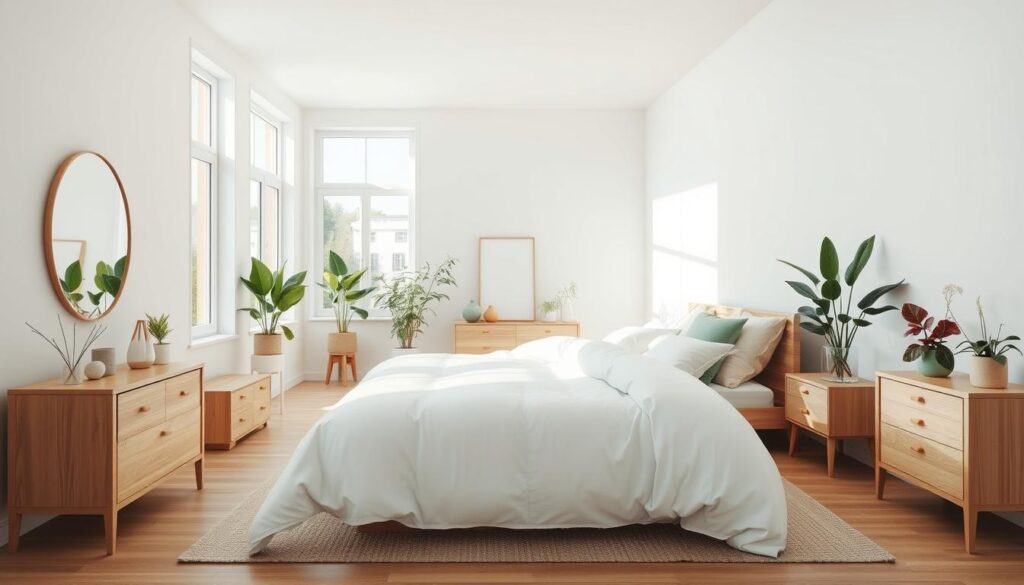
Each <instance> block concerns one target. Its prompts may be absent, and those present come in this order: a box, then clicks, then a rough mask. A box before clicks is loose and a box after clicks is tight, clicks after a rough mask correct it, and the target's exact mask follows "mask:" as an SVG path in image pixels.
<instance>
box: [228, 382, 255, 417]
mask: <svg viewBox="0 0 1024 585" xmlns="http://www.w3.org/2000/svg"><path fill="white" fill-rule="evenodd" d="M255 395H256V386H246V387H245V388H242V389H241V390H237V391H235V392H232V393H231V412H235V411H236V409H242V408H250V409H251V407H252V403H253V400H254V399H255Z"/></svg>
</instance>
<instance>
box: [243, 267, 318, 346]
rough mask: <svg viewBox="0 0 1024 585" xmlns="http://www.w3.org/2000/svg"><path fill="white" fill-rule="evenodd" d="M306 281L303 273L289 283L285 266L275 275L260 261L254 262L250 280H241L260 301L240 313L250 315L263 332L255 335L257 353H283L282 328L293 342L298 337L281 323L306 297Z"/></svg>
mask: <svg viewBox="0 0 1024 585" xmlns="http://www.w3.org/2000/svg"><path fill="white" fill-rule="evenodd" d="M305 279H306V272H305V271H302V272H299V273H298V274H295V275H293V276H291V277H290V278H288V279H287V280H286V279H285V278H284V266H282V267H281V268H279V269H278V270H277V272H271V271H270V268H267V265H266V264H264V263H263V262H260V260H259V258H253V259H252V269H251V270H250V271H249V278H248V280H247V279H246V278H245V277H244V276H243V277H241V280H242V284H244V285H245V288H247V289H249V292H251V293H252V294H253V296H254V297H255V298H256V306H255V307H245V308H242V309H238V310H239V311H246V312H247V313H249V316H250V317H252V320H253V321H255V322H256V323H257V324H258V325H259V327H260V332H259V333H257V334H256V335H255V336H253V353H254V354H256V355H280V354H281V334H280V333H278V332H277V330H278V327H280V328H281V331H282V332H283V333H284V336H285V338H287V339H288V340H289V341H290V340H292V339H294V338H295V334H294V333H292V330H291V329H289V328H288V327H286V326H284V325H281V324H280V320H281V315H283V314H284V313H285V311H287V310H288V309H291V308H292V307H294V306H295V305H297V304H298V303H299V301H301V300H302V297H304V296H305V295H306V285H304V284H302V281H303V280H305Z"/></svg>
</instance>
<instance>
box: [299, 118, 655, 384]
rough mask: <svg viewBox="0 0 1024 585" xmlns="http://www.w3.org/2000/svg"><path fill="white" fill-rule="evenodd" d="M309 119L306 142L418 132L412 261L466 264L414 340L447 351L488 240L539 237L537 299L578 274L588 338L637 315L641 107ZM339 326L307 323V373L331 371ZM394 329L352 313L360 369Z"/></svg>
mask: <svg viewBox="0 0 1024 585" xmlns="http://www.w3.org/2000/svg"><path fill="white" fill-rule="evenodd" d="M304 120H305V140H306V141H307V149H309V148H311V146H312V140H313V131H314V130H315V129H321V128H339V127H414V128H415V129H416V140H417V148H416V151H417V161H416V163H417V175H418V176H417V186H418V188H417V195H416V220H415V221H416V229H415V239H416V261H417V263H419V264H422V263H423V262H424V261H431V262H437V261H439V260H443V259H444V257H445V256H446V255H449V254H450V255H452V256H454V257H456V258H458V259H459V260H460V263H459V265H458V269H457V272H456V274H457V277H458V281H459V284H460V286H459V288H458V290H457V291H454V292H453V293H452V295H451V296H452V300H451V302H448V303H445V304H444V305H442V306H439V307H438V315H437V317H433V318H432V319H431V323H430V325H429V327H428V328H427V329H426V332H425V334H424V335H423V336H422V338H421V339H419V340H418V341H417V345H419V346H421V347H422V348H423V349H424V350H427V351H451V333H452V321H453V320H455V319H458V318H461V317H460V314H461V310H462V307H463V305H465V304H466V302H467V301H469V300H470V299H475V298H476V297H477V238H479V237H480V236H496V235H526V236H534V237H536V246H537V249H536V255H537V297H538V300H541V299H544V298H547V297H551V296H553V295H554V293H555V292H556V291H557V289H558V288H559V287H561V286H563V285H564V284H566V283H568V282H569V281H570V280H575V281H576V282H577V284H578V285H579V296H580V298H579V301H578V302H577V303H576V305H575V309H576V317H577V318H578V319H579V320H580V322H581V324H582V331H583V335H585V336H587V337H597V338H600V337H601V336H603V335H605V334H606V333H608V332H609V331H611V330H612V329H614V328H616V327H619V326H623V325H629V324H636V323H637V322H639V321H640V319H641V317H642V312H643V311H642V303H643V288H644V287H643V281H644V276H643V264H642V262H641V261H640V258H641V257H642V254H643V204H642V201H643V197H644V196H643V115H642V112H639V111H624V110H620V111H537V110H516V111H511V110H508V111H506V110H423V111H416V110H389V111H357V110H312V111H309V110H307V111H306V112H305V116H304ZM310 152H312V151H311V150H310ZM307 175H308V177H309V178H310V181H311V180H312V172H311V171H308V172H307ZM307 183H309V181H307ZM308 188H309V189H310V191H312V185H311V183H310V184H309V187H308ZM307 213H308V214H310V218H309V219H308V221H310V225H312V220H311V214H312V209H310V210H307ZM312 234H313V231H312V230H310V236H311V237H312ZM310 244H311V245H312V242H311V243H310ZM308 253H309V254H312V250H311V249H310V250H309V251H308ZM310 272H311V274H313V273H316V272H317V271H316V270H311V271H310ZM332 328H333V323H331V322H315V323H312V324H310V325H309V326H308V327H307V331H308V335H307V338H306V341H305V345H306V347H307V351H306V371H307V372H308V375H309V377H310V378H311V379H318V378H321V377H322V376H323V372H324V367H325V359H326V336H327V333H329V332H331V331H332V330H333V329H332ZM389 329H390V322H388V321H367V322H361V321H358V320H357V321H354V330H355V331H356V332H358V333H359V336H360V337H359V347H360V351H359V359H360V369H361V370H362V371H363V372H365V371H366V370H367V369H368V368H369V367H371V366H373V365H375V364H376V363H378V362H380V361H381V360H382V359H385V358H387V357H390V349H391V348H392V347H394V346H395V343H394V342H393V340H391V339H390V338H389ZM361 373H362V372H361Z"/></svg>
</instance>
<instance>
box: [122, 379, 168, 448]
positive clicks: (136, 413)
mask: <svg viewBox="0 0 1024 585" xmlns="http://www.w3.org/2000/svg"><path fill="white" fill-rule="evenodd" d="M165 395H166V383H165V382H158V383H156V384H150V385H149V386H143V387H142V388H137V389H135V390H132V391H131V392H125V393H123V394H120V395H118V397H117V440H118V441H121V440H123V439H126V438H128V437H131V436H133V435H136V434H138V433H140V432H142V431H144V430H146V429H151V428H153V427H155V426H156V425H158V424H160V423H162V422H164V420H166V418H167V417H166V411H165Z"/></svg>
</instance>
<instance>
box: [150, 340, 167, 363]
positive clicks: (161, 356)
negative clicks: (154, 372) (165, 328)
mask: <svg viewBox="0 0 1024 585" xmlns="http://www.w3.org/2000/svg"><path fill="white" fill-rule="evenodd" d="M153 350H154V352H155V353H156V359H155V360H154V361H153V363H154V364H156V365H158V366H160V365H164V364H169V363H171V344H170V343H157V344H155V345H154V346H153Z"/></svg>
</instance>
